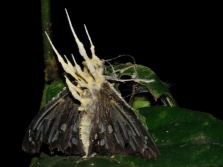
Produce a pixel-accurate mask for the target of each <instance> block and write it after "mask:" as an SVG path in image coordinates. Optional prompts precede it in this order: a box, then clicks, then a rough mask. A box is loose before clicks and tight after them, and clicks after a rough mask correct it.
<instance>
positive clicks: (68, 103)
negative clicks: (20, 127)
mask: <svg viewBox="0 0 223 167" xmlns="http://www.w3.org/2000/svg"><path fill="white" fill-rule="evenodd" d="M79 106H80V105H79V104H77V103H75V101H74V98H73V97H72V96H71V93H70V91H69V90H68V89H67V88H64V90H63V91H62V92H60V93H59V94H58V95H57V96H56V97H54V98H53V99H52V100H50V101H49V102H48V103H47V104H46V105H45V106H44V107H43V108H42V109H41V110H40V111H39V112H38V114H37V115H36V116H35V118H34V119H33V121H32V122H31V124H30V126H29V128H28V130H27V132H26V134H25V137H24V140H23V144H22V149H23V150H24V151H26V152H29V153H38V152H39V150H40V147H41V145H42V143H45V144H48V145H49V148H50V150H51V152H52V151H53V150H54V149H57V150H58V151H62V152H64V153H67V154H77V155H84V154H85V153H84V152H83V149H82V143H81V142H80V137H79V128H78V127H79V121H80V120H79V112H78V107H79Z"/></svg>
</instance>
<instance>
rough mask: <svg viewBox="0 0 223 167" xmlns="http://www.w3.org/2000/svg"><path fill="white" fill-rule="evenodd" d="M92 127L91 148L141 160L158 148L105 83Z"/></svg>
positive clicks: (149, 157)
mask: <svg viewBox="0 0 223 167" xmlns="http://www.w3.org/2000/svg"><path fill="white" fill-rule="evenodd" d="M102 88H103V91H102V90H101V91H100V92H99V93H98V94H97V95H98V100H99V101H98V103H97V104H95V105H96V106H97V107H96V108H97V109H96V113H95V118H94V119H93V121H94V122H93V125H94V126H93V128H92V131H91V135H90V136H91V140H92V141H93V142H92V151H96V152H100V153H102V154H108V155H113V154H114V153H123V154H131V155H137V156H139V157H141V158H144V159H151V158H156V157H158V156H159V154H160V153H159V151H158V149H157V148H156V146H155V144H154V141H153V139H152V138H151V136H150V135H149V133H148V131H147V130H146V128H145V127H144V125H143V124H142V122H141V121H140V120H139V118H138V116H137V115H136V114H135V112H134V111H133V110H132V109H131V107H129V105H128V104H127V103H126V102H125V101H124V100H123V99H122V98H120V97H119V96H118V94H117V93H116V91H115V90H114V89H113V87H112V86H111V85H110V84H109V83H108V82H106V83H104V84H103V85H102Z"/></svg>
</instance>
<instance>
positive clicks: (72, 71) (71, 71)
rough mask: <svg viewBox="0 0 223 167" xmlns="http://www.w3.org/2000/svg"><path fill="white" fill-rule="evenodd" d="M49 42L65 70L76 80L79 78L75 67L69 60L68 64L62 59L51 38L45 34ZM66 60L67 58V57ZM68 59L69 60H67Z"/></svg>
mask: <svg viewBox="0 0 223 167" xmlns="http://www.w3.org/2000/svg"><path fill="white" fill-rule="evenodd" d="M45 34H46V36H47V38H48V40H49V42H50V45H51V46H52V48H53V50H54V52H55V53H56V55H57V58H58V60H59V62H60V63H61V65H62V67H63V69H64V70H65V71H66V72H67V73H69V74H70V75H72V76H73V77H74V78H77V75H76V74H75V72H76V69H75V67H74V66H72V64H71V63H70V61H69V60H67V62H68V64H67V63H66V62H65V61H64V59H63V58H62V56H61V55H60V54H59V53H58V51H57V50H56V48H55V47H54V45H53V43H52V41H51V40H50V37H49V36H48V34H47V33H46V32H45ZM65 58H66V57H65ZM66 59H67V58H66Z"/></svg>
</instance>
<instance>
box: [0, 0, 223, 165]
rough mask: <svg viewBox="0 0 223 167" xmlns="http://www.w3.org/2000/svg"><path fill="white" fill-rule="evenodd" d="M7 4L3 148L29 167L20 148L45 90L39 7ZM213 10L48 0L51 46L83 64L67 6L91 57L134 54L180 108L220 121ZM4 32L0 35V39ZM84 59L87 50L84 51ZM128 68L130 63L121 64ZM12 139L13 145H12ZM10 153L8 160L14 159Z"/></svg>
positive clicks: (216, 23) (33, 3) (216, 27)
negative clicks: (91, 51)
mask: <svg viewBox="0 0 223 167" xmlns="http://www.w3.org/2000/svg"><path fill="white" fill-rule="evenodd" d="M17 3H18V4H13V7H14V8H15V9H14V8H13V9H10V12H7V13H5V15H7V17H6V18H7V19H6V21H5V22H3V23H4V24H3V27H4V28H6V29H7V30H8V31H9V33H7V39H6V40H5V43H6V44H8V45H7V46H9V47H8V48H7V54H6V55H5V56H4V57H5V58H6V59H7V62H5V63H4V62H3V61H2V66H3V65H4V67H6V66H5V65H9V66H7V68H4V71H3V74H4V76H6V77H5V78H6V85H7V86H8V87H9V89H5V90H4V91H6V90H8V91H7V95H6V98H5V100H6V103H5V104H4V106H7V111H5V113H7V114H9V116H7V118H10V119H8V120H7V119H6V120H7V122H8V124H10V125H12V126H9V127H8V128H5V129H6V133H5V135H4V136H5V137H6V136H8V135H10V136H11V135H12V136H13V137H8V138H7V139H9V138H10V140H8V141H10V144H8V146H10V147H12V148H8V150H10V156H13V155H15V156H16V160H15V162H16V163H17V164H22V165H24V166H28V164H29V160H30V155H29V154H28V153H25V152H23V151H22V150H21V145H22V139H23V136H24V134H25V131H26V129H27V128H28V125H29V124H30V122H31V120H32V119H33V117H34V116H35V115H36V113H37V112H38V110H39V106H40V101H41V96H42V90H43V86H44V80H43V78H44V72H43V70H44V62H43V48H42V29H41V5H40V2H38V1H27V2H26V1H24V2H22V4H21V2H17ZM217 6H218V5H217V4H216V5H214V4H175V3H173V4H170V3H167V4H161V3H160V4H150V3H148V2H147V3H137V2H134V3H130V2H128V3H123V2H122V3H111V2H106V3H104V4H102V3H98V4H95V3H89V2H84V1H82V3H76V2H75V1H71V0H70V1H59V0H54V1H53V2H52V31H53V39H52V40H53V43H54V45H55V47H56V48H57V49H58V51H59V52H60V53H61V55H63V54H66V55H70V54H71V53H73V54H74V56H75V58H76V59H77V61H78V62H79V63H80V62H81V61H82V58H81V56H80V55H79V53H78V49H77V46H76V44H75V42H74V39H73V37H72V34H71V31H70V29H69V26H68V22H67V19H66V15H65V11H64V8H67V10H68V12H69V15H70V17H71V20H72V23H73V27H74V29H75V31H76V33H77V35H78V37H79V39H80V40H81V41H82V42H83V43H84V44H85V48H86V49H88V48H89V42H88V40H87V36H86V34H85V31H84V27H83V24H86V25H87V28H88V31H89V33H90V35H91V38H92V41H93V43H94V45H95V47H96V54H97V56H98V57H99V58H101V59H109V58H113V57H116V56H118V55H121V54H129V55H132V56H133V57H134V58H135V60H136V63H137V64H142V65H145V66H148V67H150V68H151V69H152V70H153V71H154V72H155V73H156V74H157V75H158V76H159V77H160V79H161V80H162V81H166V82H168V83H170V84H172V87H171V88H170V90H171V92H172V94H173V96H174V97H175V99H176V100H177V102H178V104H179V106H180V107H182V108H187V109H192V110H197V111H202V112H208V113H211V114H213V115H214V116H215V117H217V118H219V119H223V117H222V116H221V113H222V109H221V104H222V100H221V99H222V97H221V96H222V82H221V78H222V74H221V71H222V70H221V68H222V65H221V62H222V61H221V60H220V56H222V45H220V44H222V37H220V33H222V31H221V30H222V27H221V22H222V17H220V10H219V9H218V7H217ZM5 35H6V33H5V32H4V31H2V36H5ZM88 53H89V52H88ZM121 61H123V62H127V61H131V59H128V58H124V59H122V60H121ZM11 140H12V141H11ZM12 154H13V155H12Z"/></svg>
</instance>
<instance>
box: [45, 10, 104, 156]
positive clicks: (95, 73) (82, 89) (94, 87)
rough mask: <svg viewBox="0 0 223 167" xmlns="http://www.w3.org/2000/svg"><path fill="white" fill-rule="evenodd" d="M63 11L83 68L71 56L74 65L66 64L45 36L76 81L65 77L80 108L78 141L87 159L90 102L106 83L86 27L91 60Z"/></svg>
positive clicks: (92, 114)
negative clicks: (75, 82)
mask: <svg viewBox="0 0 223 167" xmlns="http://www.w3.org/2000/svg"><path fill="white" fill-rule="evenodd" d="M65 11H66V14H67V18H68V22H69V25H70V29H71V31H72V34H73V36H74V38H75V41H76V43H77V46H78V48H79V52H80V54H81V56H82V57H83V58H84V60H85V62H83V64H84V68H83V69H81V67H80V66H79V65H78V64H77V63H76V61H75V58H74V56H73V55H72V59H73V62H74V65H72V64H71V62H70V61H69V60H68V59H67V57H66V56H64V57H65V59H66V62H67V63H66V62H65V61H64V59H63V58H62V56H61V55H60V54H59V53H58V51H57V50H56V48H55V47H54V45H53V43H52V42H51V40H50V38H49V36H48V35H47V34H46V35H47V37H48V39H49V41H50V44H51V46H52V48H53V50H54V52H55V53H56V55H57V57H58V60H59V62H60V63H61V65H62V67H63V69H64V70H65V71H66V72H67V73H69V74H70V75H71V76H72V77H74V78H75V80H76V81H77V85H76V86H75V85H74V84H72V82H71V81H70V80H69V79H68V78H67V77H66V76H65V78H66V83H67V86H68V88H69V90H70V91H71V93H72V95H73V97H74V98H75V99H77V100H79V101H80V103H81V105H80V107H79V108H78V110H79V111H82V113H81V114H82V116H81V122H80V139H81V140H82V143H83V147H84V151H85V153H86V155H85V157H88V156H89V155H88V151H89V146H90V131H91V128H92V124H91V122H92V119H93V117H94V113H91V111H95V110H94V108H95V105H94V104H92V102H93V101H95V100H97V99H96V97H95V92H96V91H99V90H100V88H101V84H102V83H103V82H106V80H105V77H104V76H103V70H104V68H103V62H102V61H101V60H100V59H99V58H98V57H97V56H96V55H95V50H94V45H93V43H92V41H91V38H90V36H89V34H88V31H87V28H86V26H84V27H85V30H86V33H87V36H88V39H89V41H90V45H91V47H90V50H91V53H92V58H89V57H88V55H87V53H86V50H85V48H84V45H83V44H82V43H81V41H80V40H79V39H78V37H77V35H76V33H75V31H74V29H73V27H72V24H71V21H70V18H69V15H68V13H67V10H66V9H65ZM102 144H103V142H102Z"/></svg>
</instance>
